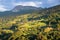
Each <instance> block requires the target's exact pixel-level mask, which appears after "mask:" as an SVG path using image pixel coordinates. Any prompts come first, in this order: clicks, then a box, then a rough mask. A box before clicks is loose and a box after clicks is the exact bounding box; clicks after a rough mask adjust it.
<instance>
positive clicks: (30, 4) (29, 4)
mask: <svg viewBox="0 0 60 40" xmlns="http://www.w3.org/2000/svg"><path fill="white" fill-rule="evenodd" d="M41 4H42V2H19V3H14V5H22V6H35V7H39V5H41Z"/></svg>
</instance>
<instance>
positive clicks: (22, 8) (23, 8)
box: [0, 5, 60, 17]
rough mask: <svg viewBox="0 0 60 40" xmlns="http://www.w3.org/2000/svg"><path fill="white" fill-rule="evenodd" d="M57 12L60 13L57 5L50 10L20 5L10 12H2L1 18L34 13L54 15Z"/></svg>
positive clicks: (0, 13) (59, 6)
mask: <svg viewBox="0 0 60 40" xmlns="http://www.w3.org/2000/svg"><path fill="white" fill-rule="evenodd" d="M57 11H60V5H56V6H53V7H50V8H41V7H33V6H21V5H18V6H16V7H14V8H13V9H12V10H10V11H5V12H0V17H4V16H5V17H8V16H17V15H21V14H26V13H33V12H35V13H36V12H38V13H41V14H46V15H47V14H49V13H53V12H57Z"/></svg>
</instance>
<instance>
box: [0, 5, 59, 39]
mask: <svg viewBox="0 0 60 40" xmlns="http://www.w3.org/2000/svg"><path fill="white" fill-rule="evenodd" d="M31 8H32V7H30V6H29V7H27V8H26V7H25V6H17V7H15V8H13V9H12V10H11V11H5V12H0V16H2V17H0V40H60V5H56V6H53V7H50V8H44V9H41V10H37V9H36V8H34V7H33V8H32V9H31ZM30 9H31V10H30ZM35 9H36V10H37V11H36V10H35ZM16 10H17V11H16ZM21 10H22V11H21ZM3 16H4V17H3Z"/></svg>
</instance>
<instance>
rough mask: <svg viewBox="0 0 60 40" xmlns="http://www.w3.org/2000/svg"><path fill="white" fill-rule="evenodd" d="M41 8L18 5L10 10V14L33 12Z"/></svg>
mask: <svg viewBox="0 0 60 40" xmlns="http://www.w3.org/2000/svg"><path fill="white" fill-rule="evenodd" d="M41 9H42V8H41V7H40V8H39V7H34V6H22V5H18V6H16V7H15V8H13V9H12V12H19V11H31V10H32V11H33V10H41Z"/></svg>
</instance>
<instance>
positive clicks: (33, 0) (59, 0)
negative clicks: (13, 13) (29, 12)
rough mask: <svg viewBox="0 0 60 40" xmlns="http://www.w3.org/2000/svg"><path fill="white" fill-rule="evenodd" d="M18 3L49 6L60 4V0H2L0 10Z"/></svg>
mask: <svg viewBox="0 0 60 40" xmlns="http://www.w3.org/2000/svg"><path fill="white" fill-rule="evenodd" d="M17 5H22V6H35V7H42V8H47V7H52V6H55V5H60V0H0V11H7V10H11V9H13V8H14V7H15V6H17Z"/></svg>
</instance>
